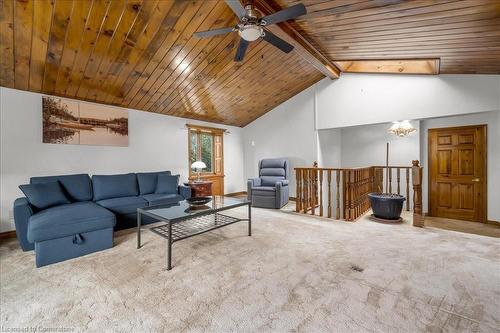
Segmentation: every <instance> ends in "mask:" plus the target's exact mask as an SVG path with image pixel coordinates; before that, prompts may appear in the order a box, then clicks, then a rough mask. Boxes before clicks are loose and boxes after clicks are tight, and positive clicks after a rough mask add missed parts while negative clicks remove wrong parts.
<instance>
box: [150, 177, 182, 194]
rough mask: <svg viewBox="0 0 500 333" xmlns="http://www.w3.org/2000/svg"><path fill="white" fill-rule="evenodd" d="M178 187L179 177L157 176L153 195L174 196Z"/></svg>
mask: <svg viewBox="0 0 500 333" xmlns="http://www.w3.org/2000/svg"><path fill="white" fill-rule="evenodd" d="M178 185H179V175H173V176H172V175H159V176H158V184H157V185H156V190H155V193H161V194H176V193H177V186H178Z"/></svg>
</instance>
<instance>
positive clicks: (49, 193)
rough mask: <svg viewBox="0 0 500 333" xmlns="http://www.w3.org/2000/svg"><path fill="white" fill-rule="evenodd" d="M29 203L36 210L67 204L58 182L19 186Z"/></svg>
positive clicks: (67, 201)
mask: <svg viewBox="0 0 500 333" xmlns="http://www.w3.org/2000/svg"><path fill="white" fill-rule="evenodd" d="M19 188H20V189H21V191H23V193H24V195H25V196H26V198H27V199H28V201H29V203H30V204H32V205H33V206H35V207H36V208H37V209H40V210H42V209H46V208H49V207H53V206H58V205H64V204H69V203H71V201H69V200H68V198H67V197H66V195H65V194H64V192H63V189H62V188H61V184H59V182H49V183H40V184H26V185H19Z"/></svg>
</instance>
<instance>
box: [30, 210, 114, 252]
mask: <svg viewBox="0 0 500 333" xmlns="http://www.w3.org/2000/svg"><path fill="white" fill-rule="evenodd" d="M115 223H116V220H115V215H114V214H113V213H112V212H110V211H109V210H107V209H105V208H103V207H100V206H99V205H96V204H95V203H93V202H76V203H71V204H66V205H62V206H56V207H51V208H48V209H45V210H42V211H41V212H39V213H37V214H35V215H33V216H31V217H30V219H29V223H28V240H29V241H30V242H32V243H34V242H41V241H45V240H49V239H56V238H61V237H66V236H70V235H75V234H78V233H84V232H89V231H94V230H101V229H106V228H112V227H114V226H115Z"/></svg>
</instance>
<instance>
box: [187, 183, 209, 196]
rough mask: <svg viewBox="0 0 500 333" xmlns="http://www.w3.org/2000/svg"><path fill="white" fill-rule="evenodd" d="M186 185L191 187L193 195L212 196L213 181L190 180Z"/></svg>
mask: <svg viewBox="0 0 500 333" xmlns="http://www.w3.org/2000/svg"><path fill="white" fill-rule="evenodd" d="M184 185H186V186H189V187H191V196H192V197H193V198H195V197H210V196H212V182H208V181H202V182H194V181H193V182H188V183H184Z"/></svg>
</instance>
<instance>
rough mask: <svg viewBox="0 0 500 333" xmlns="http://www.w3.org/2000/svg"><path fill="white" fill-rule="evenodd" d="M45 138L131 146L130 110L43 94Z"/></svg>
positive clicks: (78, 142) (83, 143)
mask: <svg viewBox="0 0 500 333" xmlns="http://www.w3.org/2000/svg"><path fill="white" fill-rule="evenodd" d="M42 117H43V125H42V126H43V142H44V143H55V144H73V145H98V146H122V147H126V146H128V111H127V110H124V109H119V108H114V107H108V106H105V105H98V104H91V103H84V102H78V101H73V100H67V99H63V98H58V97H51V96H43V99H42Z"/></svg>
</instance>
